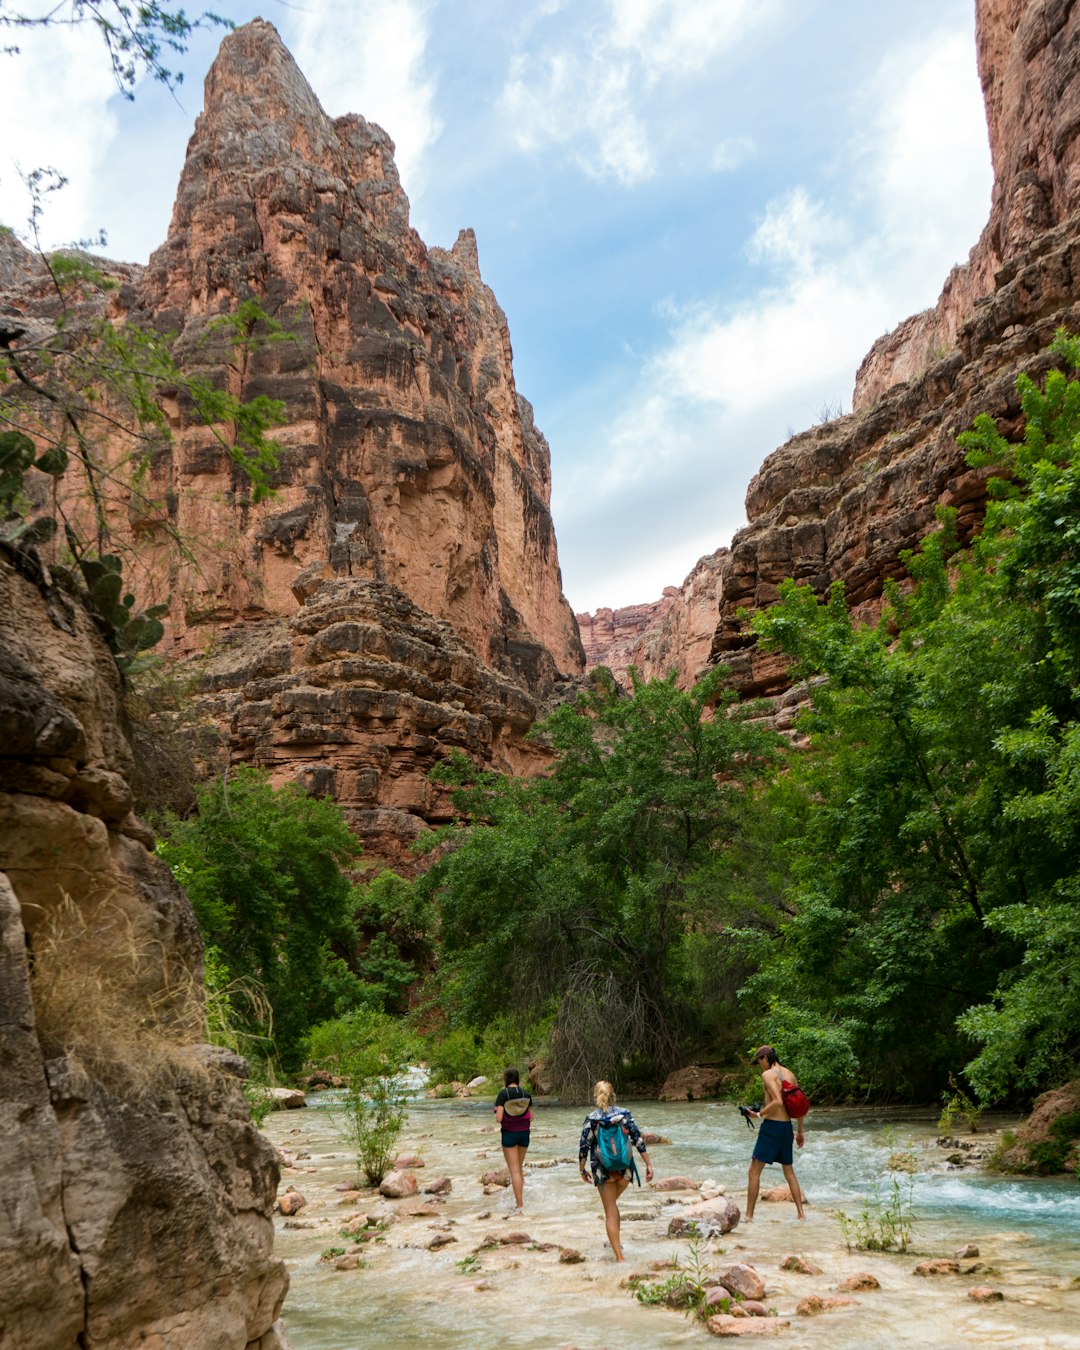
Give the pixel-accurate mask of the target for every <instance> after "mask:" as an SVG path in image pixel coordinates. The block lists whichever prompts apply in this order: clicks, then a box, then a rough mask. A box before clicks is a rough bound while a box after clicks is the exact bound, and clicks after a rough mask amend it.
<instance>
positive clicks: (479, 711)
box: [201, 581, 558, 872]
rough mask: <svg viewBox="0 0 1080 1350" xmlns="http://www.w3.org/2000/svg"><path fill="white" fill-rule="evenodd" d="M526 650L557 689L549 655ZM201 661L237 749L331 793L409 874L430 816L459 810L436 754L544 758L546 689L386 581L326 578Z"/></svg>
mask: <svg viewBox="0 0 1080 1350" xmlns="http://www.w3.org/2000/svg"><path fill="white" fill-rule="evenodd" d="M520 655H521V659H522V660H524V659H526V656H527V658H528V660H529V661H530V663H531V665H532V667H533V670H534V674H533V676H532V678H531V680H530V683H532V684H533V686H534V687H535V688H537V689H538V690H539V691H540V692H542V693H543V694H545V695H546V696H547V697H548V698H550V697H553V696H554V693H555V690H556V687H557V683H558V676H557V672H556V671H555V669H554V663H553V662H552V660H551V657H550V655H549V654H548V653H547V652H545V651H544V650H543V649H542V648H539V647H538V646H534V647H532V648H531V649H529V651H528V652H527V653H526V652H525V651H524V649H522V652H521V654H520ZM201 669H202V672H203V682H204V685H205V687H206V688H207V689H208V691H209V692H208V693H207V695H206V696H205V703H206V706H207V707H208V710H209V711H210V713H211V715H212V716H213V717H214V719H215V720H216V721H217V722H218V723H219V724H221V725H224V726H226V727H228V731H229V738H230V743H231V745H232V747H233V753H234V755H235V756H236V757H238V758H240V759H243V760H246V761H248V762H251V763H255V764H262V765H267V766H271V767H272V768H273V770H274V772H275V774H277V775H280V776H282V777H285V778H288V779H290V780H292V781H295V782H299V783H301V784H302V785H303V786H305V787H306V788H307V789H308V790H309V791H310V792H312V793H314V794H316V795H318V796H328V795H329V796H333V797H334V798H335V799H336V800H337V802H338V803H339V805H341V806H342V808H343V809H344V811H345V815H346V819H347V820H348V821H349V823H350V825H351V826H352V828H353V830H354V832H355V833H356V834H357V835H358V836H359V837H360V838H361V839H362V840H363V841H364V843H365V845H366V846H367V848H368V850H369V851H370V852H372V853H374V854H377V855H378V856H380V857H382V858H385V859H390V860H392V861H393V862H394V865H395V866H396V867H397V868H398V869H399V870H400V871H403V872H409V871H412V870H415V868H416V866H417V863H416V860H415V858H413V857H412V856H411V855H410V854H409V853H408V847H409V845H410V844H412V843H413V842H414V841H415V839H416V837H417V835H418V834H419V832H420V831H421V830H422V829H423V828H424V827H425V824H437V823H445V822H447V821H449V820H450V819H452V815H453V812H452V810H451V807H450V803H449V799H448V798H447V796H446V795H445V793H443V792H442V790H440V789H439V788H437V787H436V786H435V785H434V784H432V783H430V782H428V780H427V773H428V771H429V770H430V769H431V768H432V766H433V765H434V764H436V763H437V762H438V761H439V760H441V759H445V758H446V757H447V755H449V754H450V753H451V751H453V750H460V751H464V752H465V753H467V754H468V755H469V756H470V758H472V759H473V760H474V762H478V763H483V764H488V765H491V766H492V767H494V768H496V769H499V770H501V771H503V772H507V773H527V772H529V771H530V770H535V769H536V768H539V767H541V766H542V765H543V764H545V763H546V762H547V758H546V753H545V752H544V751H543V750H542V749H541V748H540V747H538V746H535V745H534V744H533V743H532V742H528V741H525V739H524V735H525V733H526V732H527V731H528V729H529V727H530V726H531V725H532V723H533V721H534V720H535V718H536V716H537V713H538V711H539V710H540V708H541V707H542V706H543V705H542V703H541V701H540V699H539V696H537V697H531V696H530V695H529V694H527V693H526V692H525V688H524V687H523V683H524V682H522V683H518V682H517V681H515V680H513V679H511V678H509V677H508V676H506V675H502V674H500V673H499V672H498V671H495V670H492V669H491V668H490V667H489V666H487V665H485V663H484V662H483V661H481V660H480V659H479V657H478V656H477V655H476V653H475V651H473V649H472V648H471V647H469V646H468V645H466V643H464V642H462V641H461V639H460V638H459V637H458V636H457V635H456V634H455V632H454V630H453V628H452V627H451V626H450V625H449V624H447V623H440V622H438V621H437V620H435V619H433V618H432V617H431V615H429V614H425V613H424V611H423V610H421V609H419V608H418V607H417V606H416V605H414V604H413V603H412V601H410V600H409V598H408V596H407V595H405V594H404V592H403V591H401V590H399V589H398V588H397V587H395V586H390V585H388V584H386V583H383V582H377V581H323V582H320V583H318V584H317V585H316V586H315V589H314V590H313V591H312V593H311V594H310V595H309V596H308V598H307V599H306V600H305V601H304V603H303V605H302V607H301V608H300V610H299V611H298V612H297V613H296V614H295V615H293V616H292V617H291V618H290V619H288V620H284V619H283V620H277V621H265V622H263V623H253V624H249V625H245V626H244V627H242V628H235V629H233V630H232V631H231V632H230V634H229V635H228V637H227V638H226V639H224V640H223V641H222V642H221V643H220V644H219V646H218V648H217V649H215V652H214V653H213V655H212V656H211V657H210V658H208V659H207V660H206V661H205V662H203V663H202V666H201ZM541 672H543V675H546V679H545V678H543V675H542V674H541Z"/></svg>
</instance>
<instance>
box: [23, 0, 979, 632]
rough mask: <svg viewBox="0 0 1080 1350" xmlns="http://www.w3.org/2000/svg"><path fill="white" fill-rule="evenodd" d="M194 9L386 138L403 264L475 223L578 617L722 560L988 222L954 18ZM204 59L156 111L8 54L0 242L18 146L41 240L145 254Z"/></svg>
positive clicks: (216, 37)
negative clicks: (41, 194) (755, 488)
mask: <svg viewBox="0 0 1080 1350" xmlns="http://www.w3.org/2000/svg"><path fill="white" fill-rule="evenodd" d="M212 8H214V9H216V10H217V12H219V13H222V14H224V15H226V16H227V17H228V18H230V19H232V20H234V21H235V22H237V23H240V22H244V21H245V20H247V19H249V18H252V17H254V16H256V15H260V16H261V17H263V18H265V19H268V20H270V21H271V22H272V23H274V24H275V26H276V27H277V28H278V31H279V32H280V33H281V35H282V38H283V39H284V41H285V43H286V45H287V46H288V47H289V48H290V50H291V51H292V53H293V55H294V56H295V58H296V59H297V61H298V63H299V65H300V68H301V69H302V70H303V71H304V73H305V75H306V76H307V78H308V80H309V81H310V83H311V84H312V87H313V88H314V90H315V92H316V94H317V95H318V96H319V98H320V100H321V102H322V103H323V106H324V107H325V108H326V110H327V112H329V113H330V114H331V115H333V116H337V115H340V114H342V113H345V112H358V113H361V114H363V116H365V117H367V118H369V119H370V120H372V121H375V122H378V123H379V124H380V125H381V126H383V127H385V128H386V130H387V131H388V132H389V133H390V135H391V137H392V138H393V139H394V141H395V144H396V146H397V159H398V167H399V169H400V171H401V176H402V181H403V183H404V186H405V189H406V191H407V193H408V194H409V198H410V202H411V207H412V221H413V224H414V225H415V226H416V228H417V230H418V231H419V233H420V235H421V236H422V238H423V239H424V240H425V242H427V243H428V244H429V245H433V244H439V245H449V244H451V243H453V241H454V238H455V237H456V235H457V232H458V230H459V229H461V228H462V227H463V226H471V227H472V228H473V229H475V231H476V234H477V241H478V245H479V252H480V268H481V272H482V274H483V276H484V279H485V280H486V281H487V282H488V284H489V285H490V286H491V287H492V289H493V290H494V292H495V294H496V296H497V297H498V299H499V302H500V303H501V305H502V306H503V308H504V309H505V311H506V313H507V317H508V319H509V324H510V333H511V338H512V340H513V345H514V358H515V372H516V377H517V383H518V388H519V389H520V391H521V392H522V393H523V394H524V395H525V396H526V397H527V398H528V399H530V401H531V402H532V403H533V405H534V406H535V408H536V417H537V424H538V425H539V427H540V428H541V430H542V431H543V432H544V434H545V435H546V436H547V438H548V440H549V442H550V444H551V451H552V468H553V495H552V509H553V514H554V517H555V528H556V532H557V535H558V540H559V554H560V560H561V563H562V569H563V582H564V588H565V590H566V593H567V596H568V598H569V599H570V602H571V604H572V605H573V606H574V608H575V609H577V610H579V611H581V610H593V609H596V608H598V607H599V606H601V605H610V606H614V607H617V606H620V605H627V604H633V603H638V602H643V601H647V600H653V599H656V598H657V597H658V596H659V594H660V592H661V590H662V588H663V587H664V586H665V585H678V584H679V583H680V582H681V581H682V580H683V578H684V577H685V576H686V574H687V573H688V572H689V571H690V569H691V568H692V567H693V565H694V563H695V561H696V560H697V558H698V557H699V556H701V555H702V554H704V553H708V552H711V551H713V550H714V549H716V548H718V547H719V546H720V545H722V544H726V543H729V542H730V539H731V535H732V534H733V532H734V531H735V530H736V529H738V528H739V526H740V525H741V524H743V523H744V515H743V499H744V496H745V492H746V487H747V484H748V483H749V481H750V478H751V477H752V475H753V473H754V472H755V470H756V469H757V468H758V466H759V465H760V463H761V461H762V460H763V459H764V457H765V456H766V455H767V454H768V453H769V452H770V451H771V450H773V449H774V448H775V447H776V446H777V445H779V444H780V443H781V442H782V441H783V440H785V439H786V438H787V436H788V435H789V434H790V433H791V432H793V431H798V430H801V429H803V428H805V427H807V426H810V425H811V424H812V423H813V422H815V421H817V420H820V415H821V413H822V411H823V409H825V408H826V407H833V408H835V407H837V406H839V405H842V406H843V408H844V409H845V410H847V409H848V408H850V400H851V387H852V383H853V379H854V373H855V369H856V367H857V365H858V363H859V361H860V360H861V358H862V356H863V355H864V354H865V352H866V350H867V349H868V347H869V346H870V344H871V343H872V342H873V340H874V339H875V338H876V337H878V336H880V335H881V334H882V333H884V332H887V331H888V330H889V329H890V328H892V327H894V326H895V325H896V324H897V323H898V322H899V321H900V320H901V319H903V318H905V317H906V316H907V315H908V314H911V313H914V312H916V311H917V310H919V309H922V308H924V307H925V306H927V305H929V304H931V303H933V301H934V300H935V299H936V297H937V295H938V292H939V290H940V288H941V284H942V282H943V281H944V279H945V276H946V274H947V272H948V270H949V268H950V267H951V266H952V265H953V264H954V263H956V262H959V261H962V260H963V259H964V258H965V257H966V256H967V252H968V249H969V248H970V247H971V246H972V244H974V242H975V240H976V238H977V236H978V233H979V231H980V229H981V228H982V225H983V224H984V222H985V220H986V217H987V214H988V211H989V200H990V187H991V174H990V164H989V150H988V148H987V143H986V128H985V122H984V117H983V110H982V100H981V95H980V91H979V85H978V78H977V74H976V69H975V47H974V31H973V30H974V12H973V11H974V7H973V2H972V0H906V3H905V4H904V5H901V6H897V5H870V4H867V3H866V0H367V2H366V3H362V4H361V3H356V4H354V5H342V4H341V3H340V0H338V2H337V3H334V4H331V3H330V2H329V0H289V3H285V0H263V3H262V4H261V5H258V4H248V3H246V0H219V3H217V4H215V5H213V6H212ZM193 12H195V9H194V8H191V9H189V13H193ZM345 15H348V16H349V17H344V16H345ZM219 41H220V34H219V33H209V34H205V35H197V36H196V39H195V40H194V41H193V42H192V44H191V47H190V50H189V53H188V55H187V57H186V58H182V59H180V61H179V63H178V64H179V65H180V66H181V67H182V69H183V71H184V75H185V81H184V84H183V85H182V86H181V87H180V89H179V91H178V94H177V96H176V97H175V98H173V97H172V96H171V95H170V94H169V93H168V92H167V91H166V90H164V89H163V88H161V87H159V86H155V85H152V84H149V83H145V82H144V83H143V84H142V85H141V86H140V88H139V89H138V91H137V97H136V100H135V102H134V103H126V102H125V101H124V100H122V99H121V98H120V97H119V96H118V95H117V94H116V91H115V87H114V86H113V85H112V83H111V77H110V75H109V72H108V69H107V66H106V63H105V62H104V60H103V59H102V54H101V51H100V48H99V44H98V41H97V39H96V38H95V36H94V34H93V33H92V32H90V31H89V30H82V31H74V32H71V33H68V34H59V35H58V34H55V33H54V34H52V35H51V36H50V38H49V39H47V40H44V39H35V38H34V36H33V35H28V36H27V37H26V38H24V39H22V42H21V45H22V52H21V54H20V55H19V56H16V57H0V60H2V61H3V62H4V65H3V68H2V69H3V74H4V77H5V84H6V86H7V87H6V90H5V92H6V95H7V98H6V103H7V106H8V107H9V109H11V108H13V109H16V110H21V112H20V113H19V114H18V118H19V121H18V135H17V137H15V138H8V139H7V142H6V146H5V148H4V149H3V150H0V220H3V221H5V222H6V223H8V224H11V225H14V226H15V227H16V228H18V227H19V225H20V223H21V221H22V220H23V219H24V218H25V215H26V203H25V194H24V192H23V189H22V185H21V183H20V181H19V178H18V173H17V169H16V160H15V158H14V157H13V155H12V148H11V147H12V146H16V147H17V162H18V164H19V165H21V167H22V168H23V169H29V168H33V167H35V166H37V165H52V166H55V167H56V168H57V169H59V170H60V171H61V172H63V173H64V174H65V175H66V176H67V177H68V178H69V180H70V183H69V186H68V188H67V189H66V190H65V191H64V193H63V194H61V195H60V196H59V197H58V198H57V199H56V201H55V203H54V204H52V205H51V207H50V214H49V218H48V220H47V222H46V234H47V236H48V239H47V242H49V243H64V242H68V241H70V240H73V239H79V238H87V237H89V236H90V235H92V234H93V233H95V232H96V231H97V230H98V229H101V228H104V229H105V230H106V232H107V234H108V241H109V242H108V247H107V249H106V250H105V251H106V252H108V253H109V254H111V255H112V256H115V257H119V258H124V259H126V260H128V261H133V262H142V261H145V260H146V258H147V256H148V255H149V253H150V252H151V250H152V249H153V248H155V247H156V246H157V245H158V244H159V243H161V242H163V241H164V238H165V234H166V230H167V227H168V221H169V216H170V212H171V208H172V199H173V194H174V192H175V188H176V182H177V179H178V177H179V173H180V167H181V165H182V162H183V156H184V149H185V146H186V143H187V139H188V137H189V135H190V133H191V129H192V126H193V124H194V119H195V117H196V115H197V113H198V112H199V110H200V108H201V106H202V78H203V75H204V74H205V72H206V69H207V67H208V66H209V64H210V61H211V60H212V59H213V55H214V52H215V51H216V48H217V45H218V42H219Z"/></svg>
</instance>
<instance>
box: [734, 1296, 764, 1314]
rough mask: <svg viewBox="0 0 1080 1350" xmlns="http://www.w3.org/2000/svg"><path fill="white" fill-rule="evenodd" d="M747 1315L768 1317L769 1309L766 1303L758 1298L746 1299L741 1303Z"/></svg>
mask: <svg viewBox="0 0 1080 1350" xmlns="http://www.w3.org/2000/svg"><path fill="white" fill-rule="evenodd" d="M739 1306H740V1307H741V1308H742V1310H743V1312H744V1313H746V1315H747V1317H768V1315H769V1310H768V1308H767V1307H766V1306H765V1304H764V1303H762V1302H760V1300H758V1299H756V1298H748V1299H745V1300H744V1301H743V1302H742V1303H741V1304H740V1305H739Z"/></svg>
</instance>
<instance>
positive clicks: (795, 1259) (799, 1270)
mask: <svg viewBox="0 0 1080 1350" xmlns="http://www.w3.org/2000/svg"><path fill="white" fill-rule="evenodd" d="M780 1269H781V1270H790V1271H791V1272H793V1274H795V1275H820V1274H821V1273H822V1272H821V1267H820V1266H816V1265H814V1263H813V1261H811V1260H810V1258H809V1257H807V1256H785V1257H784V1259H783V1260H782V1261H781V1262H780Z"/></svg>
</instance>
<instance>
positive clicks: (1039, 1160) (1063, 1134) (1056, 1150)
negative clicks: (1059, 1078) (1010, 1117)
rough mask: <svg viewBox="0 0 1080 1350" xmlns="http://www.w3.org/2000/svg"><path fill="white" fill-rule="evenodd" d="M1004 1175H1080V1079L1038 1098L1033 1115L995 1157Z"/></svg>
mask: <svg viewBox="0 0 1080 1350" xmlns="http://www.w3.org/2000/svg"><path fill="white" fill-rule="evenodd" d="M993 1166H994V1167H995V1168H998V1169H1000V1170H1001V1171H1003V1172H1027V1173H1030V1172H1036V1173H1042V1174H1044V1175H1045V1174H1049V1173H1055V1172H1071V1173H1073V1175H1078V1174H1080V1079H1076V1080H1075V1081H1074V1082H1072V1083H1066V1084H1065V1085H1064V1086H1063V1087H1060V1088H1055V1089H1054V1090H1053V1091H1052V1092H1044V1093H1043V1094H1042V1096H1041V1097H1036V1099H1035V1101H1034V1103H1033V1105H1032V1108H1031V1115H1030V1116H1028V1118H1027V1120H1025V1121H1024V1123H1023V1124H1022V1125H1021V1126H1020V1128H1019V1129H1018V1130H1016V1131H1015V1132H1009V1133H1008V1134H1007V1135H1006V1136H1005V1142H1004V1144H1003V1146H1002V1147H1001V1148H1000V1149H999V1150H998V1151H997V1152H996V1153H995V1155H994V1157H993Z"/></svg>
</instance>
